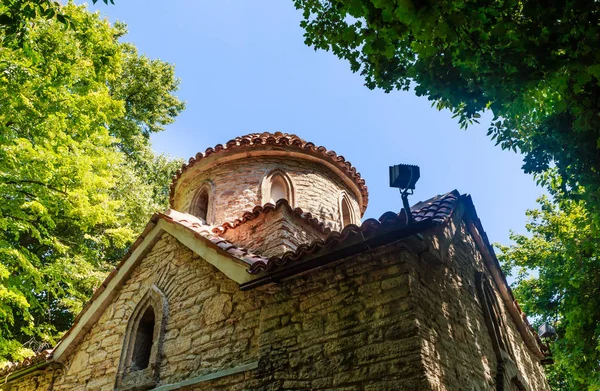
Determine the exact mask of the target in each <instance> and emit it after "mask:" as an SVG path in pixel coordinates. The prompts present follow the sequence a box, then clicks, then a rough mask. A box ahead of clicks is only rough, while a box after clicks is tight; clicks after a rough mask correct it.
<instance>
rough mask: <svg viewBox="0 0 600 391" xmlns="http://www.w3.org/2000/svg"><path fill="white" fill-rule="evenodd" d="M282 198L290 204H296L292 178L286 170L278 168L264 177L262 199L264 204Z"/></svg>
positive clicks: (273, 202)
mask: <svg viewBox="0 0 600 391" xmlns="http://www.w3.org/2000/svg"><path fill="white" fill-rule="evenodd" d="M282 198H284V199H286V200H287V202H288V204H290V206H292V207H293V206H294V185H293V183H292V179H291V178H290V177H289V176H288V175H287V174H286V173H285V172H284V171H282V170H280V169H276V170H273V171H271V172H270V173H269V174H267V175H266V176H265V177H264V178H263V180H262V183H261V196H260V200H261V201H262V205H264V204H266V203H270V204H275V203H276V202H277V201H279V200H280V199H282Z"/></svg>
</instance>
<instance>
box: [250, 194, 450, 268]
mask: <svg viewBox="0 0 600 391" xmlns="http://www.w3.org/2000/svg"><path fill="white" fill-rule="evenodd" d="M459 197H460V193H459V192H458V191H457V190H454V191H451V192H449V193H446V194H442V195H438V196H436V197H433V198H431V199H429V200H427V201H423V202H419V203H417V204H416V205H414V206H413V207H412V208H411V212H412V215H413V218H414V220H415V222H421V221H425V220H431V221H432V222H433V223H435V224H442V223H444V222H445V221H446V220H447V219H448V218H449V217H450V216H451V215H452V212H453V211H454V208H455V206H456V204H457V202H458V199H459ZM403 224H406V222H405V219H404V217H402V216H401V215H400V214H398V213H396V212H385V213H384V214H382V215H381V216H380V217H379V219H367V220H365V221H364V222H363V223H362V224H361V225H360V226H357V225H354V224H350V225H348V226H346V227H345V228H344V229H343V230H342V231H341V232H337V231H331V232H330V233H329V235H327V237H326V238H325V239H317V240H315V241H313V242H312V243H306V244H303V245H300V246H298V248H297V249H296V250H295V251H288V252H287V253H285V254H283V255H281V256H273V257H270V258H268V259H267V260H266V262H264V261H262V260H260V261H257V262H255V263H254V264H253V265H252V266H250V268H249V269H248V272H249V273H251V274H256V273H260V272H262V271H265V270H267V271H270V270H273V269H275V268H277V267H278V266H281V265H284V264H286V263H287V262H289V261H298V260H300V259H302V258H303V257H305V256H309V255H314V254H316V253H318V252H319V251H321V250H322V249H323V248H326V247H329V246H334V245H335V244H337V243H340V242H343V241H345V240H347V239H348V238H349V237H350V236H353V235H359V234H362V233H366V232H369V231H373V230H378V229H382V228H386V227H389V226H392V225H395V226H400V225H403Z"/></svg>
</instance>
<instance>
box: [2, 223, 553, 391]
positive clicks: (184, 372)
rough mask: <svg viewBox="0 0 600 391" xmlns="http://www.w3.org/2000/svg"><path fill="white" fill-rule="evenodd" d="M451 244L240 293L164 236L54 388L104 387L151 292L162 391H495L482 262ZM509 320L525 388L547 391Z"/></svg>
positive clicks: (465, 239) (377, 255) (466, 241)
mask: <svg viewBox="0 0 600 391" xmlns="http://www.w3.org/2000/svg"><path fill="white" fill-rule="evenodd" d="M460 235H462V236H461V238H460V240H459V239H458V238H457V241H456V242H455V243H454V245H453V246H450V250H449V251H450V255H451V256H450V257H449V259H451V261H450V262H449V263H448V262H446V263H441V264H437V265H432V264H430V263H426V262H424V261H423V260H421V259H419V257H418V256H416V255H414V254H412V253H411V252H410V251H408V250H406V249H405V247H404V246H403V244H402V243H401V242H398V243H393V244H390V245H388V246H384V247H379V248H377V249H375V250H373V251H371V252H368V253H363V254H360V255H357V256H354V257H352V258H349V259H346V260H344V261H343V262H338V263H337V264H335V265H330V266H328V267H326V268H323V269H320V270H315V271H313V272H310V273H308V274H305V275H303V276H296V277H294V278H291V279H288V280H286V281H283V282H281V283H279V284H276V285H271V286H268V287H263V288H258V289H255V290H252V291H247V292H242V291H240V290H239V287H238V286H237V284H236V283H234V282H232V281H231V280H229V279H227V278H226V277H225V276H224V275H223V274H221V273H220V272H219V271H217V269H215V268H214V267H212V266H211V265H209V264H208V263H207V262H205V261H204V260H202V259H201V258H199V257H198V256H196V255H195V254H193V253H192V252H191V251H189V250H188V249H187V248H185V247H184V246H182V245H181V244H179V243H178V242H177V241H176V240H175V239H174V238H173V237H171V236H170V235H168V234H164V235H163V237H162V238H161V239H160V240H159V241H158V242H157V244H156V245H155V246H154V248H153V249H152V250H151V251H150V252H149V254H148V255H147V256H146V258H145V259H144V260H142V262H141V263H140V265H139V266H138V267H137V268H136V270H135V271H134V272H133V273H132V274H131V276H130V278H129V280H128V281H127V282H126V283H125V285H124V286H123V287H122V289H121V290H120V292H119V294H118V295H117V297H116V298H115V299H114V301H113V302H112V304H110V305H109V307H108V308H107V309H106V311H105V313H104V314H103V315H102V317H101V318H100V320H99V321H98V322H97V324H96V325H95V326H94V327H93V328H92V329H91V331H90V332H89V333H88V334H87V335H86V336H85V338H84V339H83V341H82V342H81V343H80V344H79V345H78V346H77V348H76V349H75V351H74V352H72V353H71V354H70V358H69V360H68V361H67V362H66V363H65V365H64V369H63V371H64V372H63V373H62V375H61V376H60V377H59V378H57V379H56V380H55V382H54V384H53V388H52V389H54V390H76V391H83V390H106V391H108V390H113V388H114V384H115V376H116V372H117V368H118V364H119V359H120V353H121V348H122V345H123V338H124V334H125V329H126V325H127V322H128V320H129V317H130V316H131V314H132V312H133V311H134V308H135V307H136V305H137V303H138V301H139V300H140V298H141V297H143V295H144V294H145V293H146V291H147V290H148V289H149V287H150V286H151V285H152V284H155V285H156V286H157V287H159V288H160V289H161V290H162V291H163V292H164V294H165V295H166V296H167V298H168V303H169V317H168V320H167V324H166V334H165V340H164V358H163V359H162V362H161V366H160V383H159V386H160V385H165V384H174V383H177V382H181V381H184V380H188V379H193V378H196V379H204V381H197V382H195V383H194V384H189V385H187V386H186V387H182V388H180V389H184V390H281V389H304V390H306V389H324V390H337V391H354V390H368V391H383V390H399V391H402V390H436V391H438V390H493V389H494V386H495V384H494V381H495V380H494V379H495V370H496V369H495V368H496V366H495V364H496V363H495V358H494V353H493V350H492V346H491V342H490V339H489V336H488V334H487V331H486V326H485V322H484V320H483V312H482V309H481V306H480V303H479V302H478V299H477V294H476V290H475V286H474V282H473V278H474V277H473V276H474V274H475V272H476V271H477V269H478V268H480V270H482V263H481V259H480V258H479V255H478V253H477V250H476V249H475V246H474V244H473V242H472V241H471V239H470V237H469V236H468V235H467V234H466V232H465V231H464V226H463V227H462V231H461V232H460ZM473 260H475V263H473ZM506 322H507V324H509V325H510V329H511V331H510V333H511V334H510V335H511V338H512V341H513V343H514V349H515V351H518V352H519V353H518V355H517V358H518V365H519V368H520V370H521V373H522V374H523V376H524V377H526V379H527V382H528V385H529V387H530V390H548V388H547V385H546V383H545V381H544V380H543V375H542V371H541V368H540V366H539V364H537V363H536V362H535V360H534V359H533V358H532V356H531V354H530V353H529V352H528V350H527V349H526V348H525V346H524V344H523V342H522V341H521V340H520V336H519V334H518V333H517V332H516V329H515V328H514V324H512V322H511V320H510V317H507V319H506ZM253 363H254V364H255V367H256V368H255V369H251V370H246V371H242V372H238V373H232V374H231V375H228V376H221V377H218V378H215V379H212V380H209V379H208V378H206V377H202V376H207V375H211V374H215V373H221V374H223V371H226V370H229V369H232V368H233V369H235V368H240V366H242V365H249V364H253ZM199 377H200V378H199ZM34 378H37V379H38V380H37V381H38V385H37V386H36V387H33V386H32V384H34V383H33V380H32V379H34ZM44 379H46V380H44ZM50 379H51V376H49V375H48V374H44V375H43V376H40V375H39V374H38V375H35V374H34V375H28V376H25V377H23V378H21V379H19V380H18V381H16V382H15V384H16V385H15V388H13V389H11V391H14V390H18V391H30V390H33V389H44V390H45V389H48V386H49V385H50ZM44 381H45V383H44ZM0 388H1V387H0Z"/></svg>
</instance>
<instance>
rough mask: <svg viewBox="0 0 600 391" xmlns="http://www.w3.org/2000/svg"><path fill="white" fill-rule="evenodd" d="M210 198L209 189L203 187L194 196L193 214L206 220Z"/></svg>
mask: <svg viewBox="0 0 600 391" xmlns="http://www.w3.org/2000/svg"><path fill="white" fill-rule="evenodd" d="M208 198H209V197H208V191H207V190H206V189H201V190H200V191H199V192H198V194H196V197H194V201H193V205H192V208H191V214H193V215H194V216H196V217H200V218H201V219H203V220H204V221H206V220H207V217H208Z"/></svg>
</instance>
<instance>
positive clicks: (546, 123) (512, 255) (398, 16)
mask: <svg viewBox="0 0 600 391" xmlns="http://www.w3.org/2000/svg"><path fill="white" fill-rule="evenodd" d="M294 3H295V5H296V7H297V8H298V9H301V10H302V11H303V21H302V22H301V26H302V27H303V28H304V30H305V34H304V37H305V42H306V44H307V45H309V46H312V47H314V48H315V50H317V49H321V50H331V51H332V52H333V53H334V54H335V55H336V56H338V57H339V58H341V59H344V60H346V61H348V62H349V63H350V68H351V70H352V71H353V72H360V74H361V75H362V76H363V77H364V78H365V81H366V86H367V87H369V88H371V89H373V88H380V89H383V90H384V91H386V92H390V91H392V90H394V89H399V90H410V89H411V88H414V91H415V93H416V94H417V95H418V96H427V97H428V99H429V100H431V101H432V102H433V104H434V105H435V106H436V107H437V108H438V109H449V110H451V111H452V112H453V113H454V116H455V117H458V121H459V123H460V125H461V127H462V128H466V127H467V126H468V125H469V124H472V123H473V122H477V121H478V118H480V117H481V115H482V113H484V112H486V111H491V112H492V113H493V116H494V118H493V120H492V123H491V124H490V127H489V130H488V135H489V136H491V138H492V140H495V142H496V145H500V146H501V147H502V148H503V149H510V150H514V151H520V152H521V153H523V155H524V165H523V169H524V171H525V172H526V173H532V174H534V175H535V176H536V177H537V180H538V183H541V184H543V185H545V186H546V187H547V188H548V190H549V191H550V194H551V195H552V200H551V201H548V200H545V199H544V200H542V201H541V202H542V209H541V211H537V212H535V211H531V212H529V213H530V216H531V217H532V219H533V220H532V223H531V224H530V225H529V226H528V229H529V230H530V231H531V232H532V233H533V238H531V239H528V238H527V237H525V236H518V235H515V236H514V237H513V239H514V240H516V245H515V246H512V247H504V248H503V250H504V251H506V253H505V255H504V260H505V262H506V267H507V270H510V267H512V266H519V267H523V268H524V269H523V270H524V271H530V272H531V271H534V272H536V271H539V275H538V277H535V278H532V279H527V278H525V277H523V276H521V278H519V279H518V282H517V284H516V288H515V294H516V296H517V298H518V299H519V300H520V301H523V302H524V303H526V305H525V308H526V309H527V310H528V312H529V313H530V314H532V315H534V316H537V318H536V319H540V320H552V319H554V320H555V321H556V322H559V337H560V339H559V342H557V343H556V348H555V352H556V358H555V360H556V362H557V364H556V366H555V369H554V370H553V371H552V372H551V374H552V381H553V382H554V384H555V386H557V387H561V386H560V384H562V385H564V384H568V386H564V387H571V388H569V389H584V387H586V386H588V387H592V388H591V389H598V387H600V385H599V383H598V376H599V375H598V372H599V371H600V370H599V368H598V362H599V359H600V356H599V354H600V347H598V340H599V339H598V338H599V335H600V330H598V327H597V326H596V325H595V324H594V323H593V321H596V322H597V321H598V319H599V318H600V309H599V308H600V306H598V304H599V303H598V296H599V295H598V291H597V290H594V289H596V288H597V287H598V286H600V261H599V260H598V258H597V254H598V253H600V244H599V243H598V241H597V240H596V237H597V233H598V232H599V231H600V149H599V148H600V115H598V113H600V65H598V64H600V51H598V50H597V46H598V40H599V38H600V23H599V22H600V4H599V3H598V2H594V1H591V0H584V1H550V2H548V1H544V2H541V1H532V0H508V1H496V2H484V1H478V0H459V1H454V0H444V1H435V2H422V1H395V0H294ZM561 227H562V228H561ZM597 324H598V323H597ZM582 358H584V359H583V360H581V359H582ZM564 387H563V388H559V389H565V388H564Z"/></svg>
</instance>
